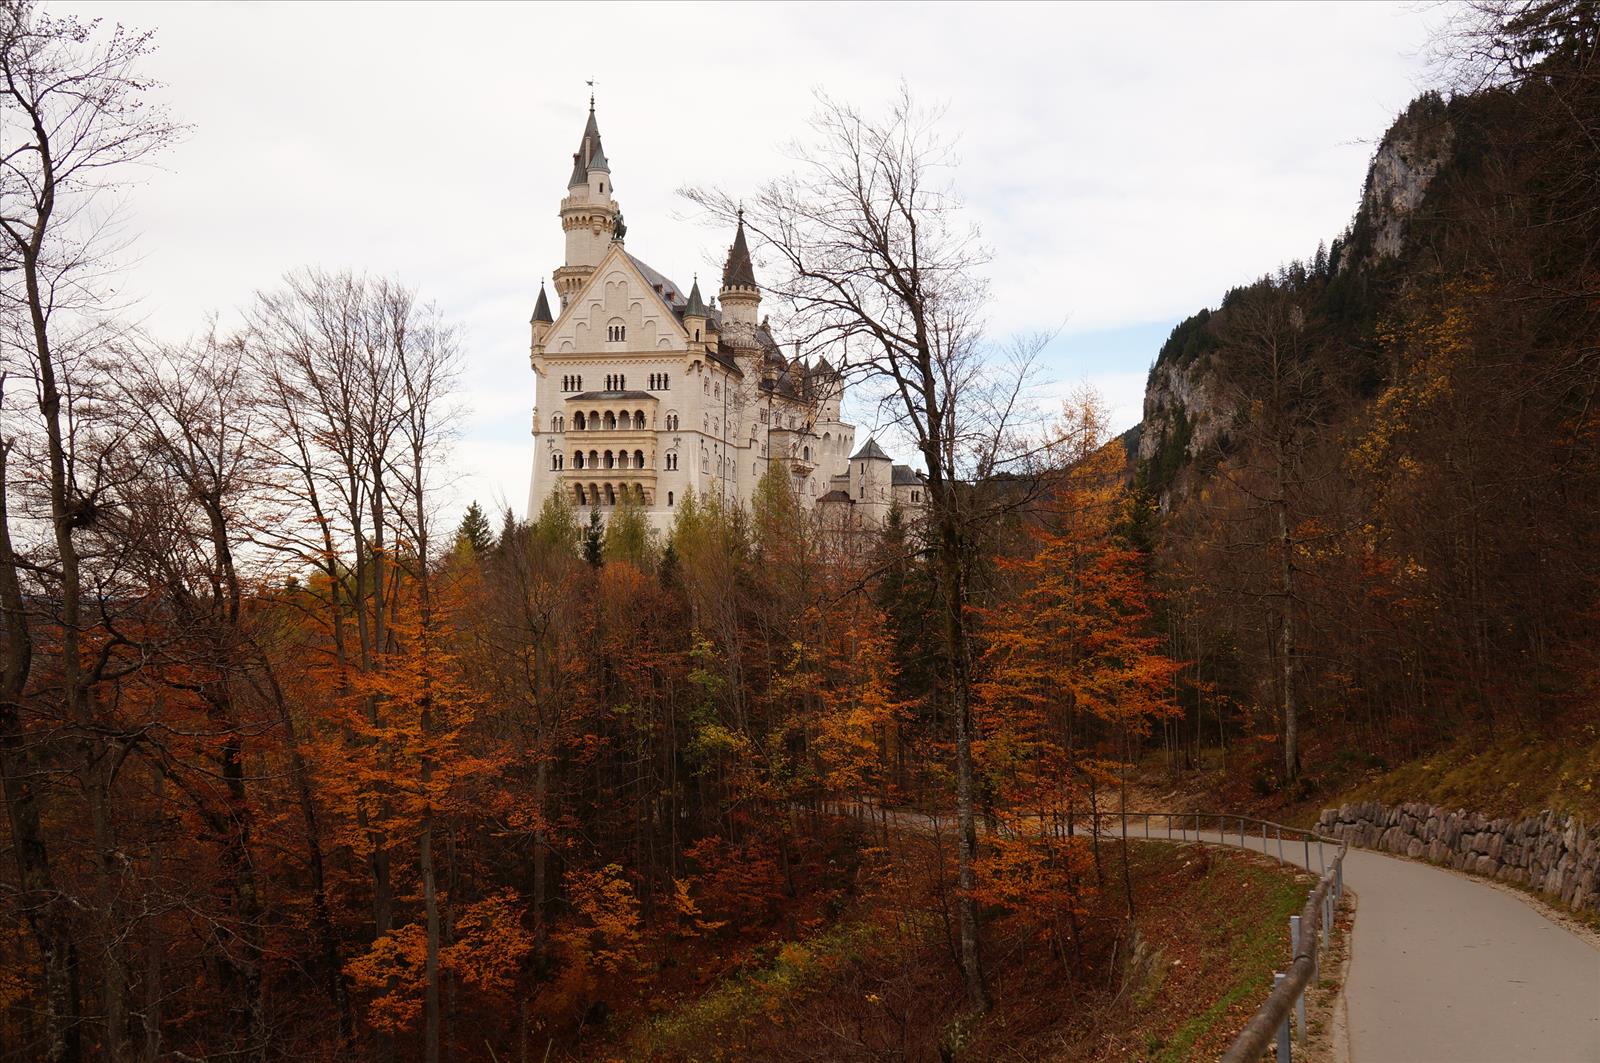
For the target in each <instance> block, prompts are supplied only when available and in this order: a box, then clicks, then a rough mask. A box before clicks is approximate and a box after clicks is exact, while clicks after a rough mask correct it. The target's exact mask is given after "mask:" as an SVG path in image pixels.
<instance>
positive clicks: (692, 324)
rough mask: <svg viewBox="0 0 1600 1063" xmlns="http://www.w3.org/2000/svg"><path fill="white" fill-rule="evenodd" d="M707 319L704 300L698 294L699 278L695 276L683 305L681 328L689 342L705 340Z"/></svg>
mask: <svg viewBox="0 0 1600 1063" xmlns="http://www.w3.org/2000/svg"><path fill="white" fill-rule="evenodd" d="M709 320H710V315H709V314H708V313H706V301H705V299H703V298H701V295H700V278H699V277H698V276H696V277H695V279H694V286H693V287H691V288H690V289H689V301H688V302H687V303H685V304H684V307H683V329H684V331H685V332H687V333H688V334H689V342H690V343H704V342H706V336H707V331H706V323H707V322H708V321H709Z"/></svg>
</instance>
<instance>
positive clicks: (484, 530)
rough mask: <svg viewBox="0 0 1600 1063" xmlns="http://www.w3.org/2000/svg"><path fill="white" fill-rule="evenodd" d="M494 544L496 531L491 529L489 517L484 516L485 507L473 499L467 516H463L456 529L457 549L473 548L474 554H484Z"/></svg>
mask: <svg viewBox="0 0 1600 1063" xmlns="http://www.w3.org/2000/svg"><path fill="white" fill-rule="evenodd" d="M493 545H494V533H493V532H491V531H490V530H489V518H488V517H486V516H484V513H483V507H482V506H480V505H478V503H477V500H473V503H472V505H470V506H468V507H467V513H466V516H464V517H462V518H461V526H460V527H459V528H457V529H456V549H457V550H458V551H466V550H471V551H472V552H473V553H474V554H482V553H483V552H484V551H485V550H487V549H489V547H491V546H493Z"/></svg>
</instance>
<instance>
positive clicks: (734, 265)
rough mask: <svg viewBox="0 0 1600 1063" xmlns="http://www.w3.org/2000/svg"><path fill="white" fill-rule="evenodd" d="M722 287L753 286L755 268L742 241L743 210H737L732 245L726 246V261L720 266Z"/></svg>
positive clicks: (754, 282) (747, 248)
mask: <svg viewBox="0 0 1600 1063" xmlns="http://www.w3.org/2000/svg"><path fill="white" fill-rule="evenodd" d="M722 286H723V287H724V288H754V287H755V286H756V268H755V266H754V264H752V263H751V261H750V247H749V245H748V244H746V243H745V241H744V212H743V211H740V212H739V227H738V228H737V229H735V230H734V233H733V246H732V247H730V248H728V261H727V264H726V265H724V266H723V267H722Z"/></svg>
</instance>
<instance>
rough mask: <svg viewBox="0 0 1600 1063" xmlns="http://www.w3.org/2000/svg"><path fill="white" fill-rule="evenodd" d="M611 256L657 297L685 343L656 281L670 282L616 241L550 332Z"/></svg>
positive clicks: (675, 314)
mask: <svg viewBox="0 0 1600 1063" xmlns="http://www.w3.org/2000/svg"><path fill="white" fill-rule="evenodd" d="M613 256H614V257H616V258H618V259H621V260H622V261H624V262H626V263H627V264H628V268H630V269H632V270H633V272H634V274H635V275H636V276H638V278H639V280H640V282H641V283H642V284H643V285H644V286H645V287H646V288H648V289H650V292H651V294H653V295H654V296H655V297H656V298H657V299H659V300H660V301H661V304H662V305H663V306H665V307H666V308H667V313H668V316H669V317H670V318H671V320H672V324H673V326H674V327H675V328H677V329H678V331H679V332H680V333H682V335H683V338H684V342H685V343H687V342H688V339H689V334H688V333H687V332H684V331H683V322H682V321H680V320H678V312H677V308H676V307H674V306H673V305H672V302H671V301H670V300H668V298H667V296H666V294H665V293H663V292H662V291H661V290H660V289H659V288H658V287H657V282H660V283H661V284H667V285H670V284H671V283H672V282H671V281H669V280H667V278H666V277H663V276H662V275H661V274H660V273H657V272H656V271H655V270H653V269H651V268H650V267H649V266H647V265H645V264H644V263H643V262H641V261H639V260H638V259H637V258H634V257H633V256H632V255H630V254H628V253H627V252H626V251H624V250H623V249H622V245H621V244H616V243H614V244H612V245H611V246H610V247H609V248H608V249H607V250H606V253H605V254H604V255H602V256H601V257H600V261H599V262H598V263H597V264H596V265H595V267H594V272H593V273H591V274H589V276H588V277H586V278H584V282H583V287H582V288H579V289H578V291H577V292H576V293H575V294H574V295H573V297H572V298H571V299H569V300H567V305H566V306H564V307H562V309H561V316H559V317H557V318H556V320H555V327H554V328H552V329H551V332H552V333H554V332H557V331H559V330H560V327H561V325H562V324H563V323H565V321H566V320H567V315H568V314H570V313H572V312H573V308H574V307H576V306H577V305H578V304H579V303H580V302H581V301H582V296H583V295H584V294H585V293H587V292H588V290H589V288H590V286H591V285H593V284H594V283H595V280H596V279H597V278H599V277H601V276H603V275H604V274H605V271H606V263H608V262H610V261H611V259H612V258H613Z"/></svg>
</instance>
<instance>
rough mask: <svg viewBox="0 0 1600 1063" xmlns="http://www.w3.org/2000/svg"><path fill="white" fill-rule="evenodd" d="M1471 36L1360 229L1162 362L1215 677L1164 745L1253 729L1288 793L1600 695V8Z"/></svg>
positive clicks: (1198, 613) (1169, 524) (1183, 655)
mask: <svg viewBox="0 0 1600 1063" xmlns="http://www.w3.org/2000/svg"><path fill="white" fill-rule="evenodd" d="M1448 43H1449V45H1450V46H1451V48H1452V49H1453V51H1454V53H1455V63H1454V70H1455V71H1456V73H1457V75H1458V76H1459V77H1460V78H1461V79H1463V81H1464V82H1466V83H1467V85H1466V87H1467V89H1468V90H1465V91H1459V92H1456V93H1455V94H1453V95H1449V96H1445V95H1441V94H1438V93H1432V92H1430V93H1427V94H1425V95H1423V96H1421V97H1419V98H1418V99H1417V100H1416V101H1415V102H1414V103H1412V105H1411V106H1410V107H1409V108H1408V109H1407V110H1406V112H1405V113H1404V114H1402V115H1401V116H1400V117H1399V118H1398V119H1397V120H1396V122H1395V123H1394V125H1393V127H1392V128H1391V129H1390V130H1389V131H1388V133H1387V134H1386V135H1385V136H1384V138H1383V140H1382V143H1381V144H1380V146H1379V147H1378V149H1377V152H1376V154H1375V156H1374V159H1373V163H1372V166H1371V169H1370V171H1369V175H1368V178H1367V183H1366V187H1365V189H1364V190H1363V191H1362V195H1361V199H1360V205H1359V208H1358V210H1357V212H1356V214H1355V217H1354V220H1353V222H1352V223H1351V225H1350V226H1349V228H1348V229H1347V230H1346V231H1345V232H1344V233H1342V234H1340V235H1339V236H1338V237H1337V238H1336V239H1334V240H1332V241H1331V242H1330V243H1329V244H1328V245H1327V246H1325V247H1319V248H1317V249H1316V251H1315V253H1314V254H1312V255H1310V256H1308V258H1307V259H1306V260H1305V261H1301V262H1294V263H1290V264H1289V265H1287V266H1285V267H1283V268H1282V269H1280V270H1279V271H1278V272H1277V273H1275V274H1273V275H1271V276H1268V277H1263V278H1261V279H1259V280H1257V281H1255V282H1253V283H1250V284H1246V285H1243V286H1241V287H1239V288H1236V289H1234V290H1232V291H1230V292H1228V293H1227V294H1226V295H1225V296H1224V298H1223V299H1222V301H1221V303H1220V304H1219V305H1218V306H1217V307H1215V308H1210V309H1207V310H1202V311H1200V312H1199V313H1197V314H1196V315H1194V316H1193V317H1191V318H1189V319H1188V320H1186V321H1184V322H1183V323H1181V324H1180V325H1178V326H1177V327H1176V328H1175V329H1174V330H1173V333H1172V336H1171V337H1170V339H1169V340H1168V342H1167V343H1166V344H1165V345H1164V346H1163V348H1162V349H1161V351H1160V353H1159V355H1158V357H1157V359H1156V361H1155V364H1154V365H1153V366H1152V368H1151V374H1150V381H1149V388H1148V391H1147V394H1146V400H1145V421H1144V424H1143V425H1142V426H1141V430H1140V432H1139V434H1138V439H1139V460H1138V464H1137V471H1136V483H1137V485H1138V488H1139V490H1140V491H1141V492H1142V502H1141V504H1142V509H1141V511H1140V512H1141V525H1140V526H1141V528H1142V529H1143V530H1142V531H1141V532H1140V534H1141V535H1142V536H1144V537H1145V538H1146V539H1147V540H1148V541H1150V542H1151V543H1152V544H1153V548H1154V563H1155V568H1156V571H1157V573H1158V575H1159V577H1160V579H1161V581H1162V583H1163V585H1164V586H1165V587H1166V588H1167V590H1168V591H1169V592H1170V593H1169V596H1168V598H1167V608H1166V611H1165V614H1164V618H1163V620H1164V624H1165V627H1166V631H1167V635H1168V640H1169V642H1168V645H1169V652H1170V653H1171V654H1172V655H1173V656H1174V657H1177V658H1180V659H1183V660H1187V661H1191V662H1193V668H1194V674H1195V678H1196V680H1197V681H1196V683H1195V684H1194V685H1193V686H1192V687H1190V688H1189V689H1188V690H1187V691H1186V692H1185V695H1184V701H1185V709H1184V716H1183V719H1182V720H1181V721H1179V720H1176V719H1174V720H1173V721H1171V722H1170V723H1169V724H1168V726H1167V728H1166V732H1165V738H1166V743H1165V744H1166V748H1167V750H1168V754H1169V758H1170V760H1171V763H1172V764H1173V765H1174V766H1176V767H1183V766H1186V765H1190V764H1193V763H1194V762H1195V760H1196V757H1197V755H1198V751H1199V750H1201V749H1202V748H1205V747H1212V746H1216V745H1217V744H1218V742H1219V741H1228V742H1230V743H1232V744H1233V745H1234V747H1235V748H1234V753H1235V755H1234V756H1233V757H1232V758H1231V759H1230V772H1232V773H1233V774H1235V775H1236V776H1239V777H1240V778H1241V779H1242V780H1243V782H1244V783H1245V785H1246V786H1247V787H1248V788H1249V789H1251V790H1253V791H1256V792H1258V793H1261V794H1266V793H1270V792H1273V791H1276V790H1278V789H1280V788H1283V787H1289V788H1290V789H1292V790H1293V791H1294V793H1293V794H1291V795H1290V799H1291V800H1305V799H1314V798H1315V796H1316V795H1318V794H1321V795H1323V796H1331V795H1332V794H1333V793H1336V792H1338V789H1339V788H1340V786H1341V784H1342V782H1343V781H1344V780H1345V779H1347V778H1348V777H1349V776H1348V773H1347V772H1345V771H1344V769H1343V766H1342V765H1340V764H1334V763H1330V762H1329V761H1328V760H1327V759H1326V758H1327V757H1329V756H1332V755H1334V754H1337V753H1338V752H1339V751H1340V750H1359V751H1360V753H1361V758H1362V759H1366V758H1376V759H1377V760H1378V761H1380V762H1385V763H1390V764H1393V763H1398V762H1400V761H1403V760H1405V759H1407V758H1410V757H1414V756H1417V755H1420V754H1424V753H1428V752H1430V751H1433V750H1436V749H1439V748H1441V747H1444V746H1447V745H1449V743H1451V742H1452V741H1453V740H1454V739H1456V738H1457V737H1460V736H1470V737H1468V738H1467V743H1466V744H1467V746H1468V747H1471V746H1474V745H1475V744H1476V743H1477V742H1478V741H1479V739H1478V738H1477V737H1476V736H1479V735H1484V734H1493V735H1495V736H1496V737H1495V739H1494V741H1495V742H1496V743H1508V742H1513V741H1514V739H1512V738H1510V737H1508V736H1511V735H1517V736H1522V738H1523V739H1524V740H1525V741H1528V742H1532V743H1535V744H1538V743H1541V742H1544V741H1559V740H1547V739H1544V738H1542V737H1540V736H1543V735H1546V734H1565V733H1567V730H1566V729H1567V728H1569V727H1571V726H1579V727H1581V726H1582V725H1583V723H1584V722H1586V721H1593V720H1594V719H1595V718H1596V711H1597V710H1596V705H1597V688H1596V679H1597V676H1600V656H1597V651H1600V643H1597V641H1596V640H1595V638H1594V630H1595V622H1596V619H1597V618H1600V609H1597V602H1600V597H1597V593H1596V592H1597V586H1600V404H1597V401H1596V400H1597V399H1600V347H1597V343H1600V268H1597V267H1600V185H1597V181H1600V147H1597V145H1600V67H1597V64H1596V58H1595V55H1596V12H1595V9H1594V8H1593V6H1592V5H1583V4H1572V3H1531V4H1490V5H1480V6H1478V7H1476V8H1474V9H1473V10H1472V11H1470V12H1467V13H1465V15H1464V21H1463V22H1462V23H1461V24H1460V25H1459V26H1458V27H1457V35H1456V36H1455V37H1454V38H1452V39H1451V40H1450V41H1449V42H1448ZM1258 738H1266V739H1268V740H1267V741H1258V740H1257V739H1258ZM1319 758H1321V759H1319ZM1511 763H1512V762H1511V761H1506V762H1505V764H1506V766H1507V767H1508V769H1509V767H1510V765H1511ZM1484 767H1485V769H1486V770H1489V771H1491V773H1492V770H1493V769H1492V767H1490V766H1489V765H1488V764H1487V762H1485V764H1484ZM1522 769H1525V770H1527V771H1529V772H1530V773H1536V772H1537V770H1538V768H1537V766H1536V765H1535V764H1534V763H1533V762H1531V761H1530V762H1527V763H1524V764H1523V765H1522ZM1419 770H1420V769H1419ZM1519 770H1520V769H1519ZM1468 774H1470V772H1469V773H1468ZM1395 785H1396V786H1399V785H1400V783H1399V782H1398V781H1396V783H1395ZM1523 785H1526V786H1527V787H1528V788H1529V789H1530V790H1533V789H1538V788H1539V787H1540V786H1541V785H1542V784H1541V783H1540V782H1539V781H1538V780H1537V779H1536V778H1535V777H1533V776H1532V775H1530V777H1529V778H1527V779H1526V780H1525V782H1524V784H1523ZM1415 796H1421V795H1415Z"/></svg>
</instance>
